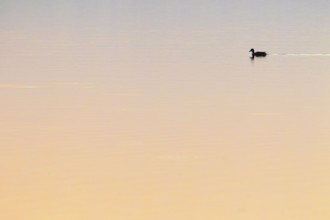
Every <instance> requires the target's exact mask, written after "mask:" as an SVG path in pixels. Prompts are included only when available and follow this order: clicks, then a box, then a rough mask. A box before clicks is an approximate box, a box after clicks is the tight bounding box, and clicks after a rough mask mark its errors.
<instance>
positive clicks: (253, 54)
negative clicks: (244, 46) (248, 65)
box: [250, 48, 267, 57]
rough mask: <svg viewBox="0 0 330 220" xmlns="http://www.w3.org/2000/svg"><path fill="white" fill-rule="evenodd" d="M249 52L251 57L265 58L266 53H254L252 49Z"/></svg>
mask: <svg viewBox="0 0 330 220" xmlns="http://www.w3.org/2000/svg"><path fill="white" fill-rule="evenodd" d="M250 52H252V57H265V56H267V53H266V52H260V51H257V52H254V49H253V48H252V49H251V50H250Z"/></svg>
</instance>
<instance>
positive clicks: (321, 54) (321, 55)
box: [269, 53, 330, 57]
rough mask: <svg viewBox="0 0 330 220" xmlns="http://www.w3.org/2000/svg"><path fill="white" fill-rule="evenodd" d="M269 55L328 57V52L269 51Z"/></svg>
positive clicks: (329, 55) (329, 54)
mask: <svg viewBox="0 0 330 220" xmlns="http://www.w3.org/2000/svg"><path fill="white" fill-rule="evenodd" d="M269 55H271V56H304V57H330V53H270V54H269Z"/></svg>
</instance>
